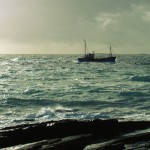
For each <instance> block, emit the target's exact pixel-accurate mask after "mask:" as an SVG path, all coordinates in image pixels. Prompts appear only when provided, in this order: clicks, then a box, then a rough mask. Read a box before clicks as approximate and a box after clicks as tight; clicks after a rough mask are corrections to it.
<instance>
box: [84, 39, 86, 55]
mask: <svg viewBox="0 0 150 150" xmlns="http://www.w3.org/2000/svg"><path fill="white" fill-rule="evenodd" d="M84 50H85V56H86V40H84Z"/></svg>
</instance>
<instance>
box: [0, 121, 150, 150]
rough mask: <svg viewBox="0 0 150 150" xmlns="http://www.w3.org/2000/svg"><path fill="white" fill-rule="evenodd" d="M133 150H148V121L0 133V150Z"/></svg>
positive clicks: (57, 124) (51, 125)
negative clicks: (2, 149)
mask: <svg viewBox="0 0 150 150" xmlns="http://www.w3.org/2000/svg"><path fill="white" fill-rule="evenodd" d="M12 146H13V147H14V149H20V150H27V149H30V150H33V149H34V150H35V149H36V150H47V149H50V150H69V149H72V150H73V149H75V150H83V149H84V150H101V149H102V150H110V149H115V150H117V149H118V150H124V149H126V150H132V149H140V148H141V149H149V148H150V121H122V122H119V121H118V120H116V119H110V120H101V119H96V120H60V121H49V122H43V123H35V124H23V125H18V126H14V127H6V128H3V129H1V130H0V148H9V147H12Z"/></svg>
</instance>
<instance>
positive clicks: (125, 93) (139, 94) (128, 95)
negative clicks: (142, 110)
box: [119, 91, 147, 97]
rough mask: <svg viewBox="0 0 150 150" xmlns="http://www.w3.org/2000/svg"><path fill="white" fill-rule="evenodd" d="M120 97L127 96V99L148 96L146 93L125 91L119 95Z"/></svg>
mask: <svg viewBox="0 0 150 150" xmlns="http://www.w3.org/2000/svg"><path fill="white" fill-rule="evenodd" d="M119 96H126V97H135V96H136V97H143V96H147V94H146V93H144V92H138V91H136V92H135V91H133V92H132V91H123V92H120V93H119Z"/></svg>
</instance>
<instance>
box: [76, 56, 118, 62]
mask: <svg viewBox="0 0 150 150" xmlns="http://www.w3.org/2000/svg"><path fill="white" fill-rule="evenodd" d="M78 61H79V62H115V61H116V57H106V58H94V59H87V58H84V57H83V58H78Z"/></svg>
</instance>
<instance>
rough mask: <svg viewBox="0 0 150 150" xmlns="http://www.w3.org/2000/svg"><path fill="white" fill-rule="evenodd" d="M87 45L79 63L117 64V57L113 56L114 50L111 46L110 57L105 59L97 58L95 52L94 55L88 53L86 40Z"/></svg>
mask: <svg viewBox="0 0 150 150" xmlns="http://www.w3.org/2000/svg"><path fill="white" fill-rule="evenodd" d="M84 44H85V54H84V56H83V57H80V58H78V61H79V62H115V60H116V56H113V54H112V49H111V45H110V54H109V56H108V57H103V58H95V54H94V51H93V53H87V48H86V47H87V46H86V41H85V40H84Z"/></svg>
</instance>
